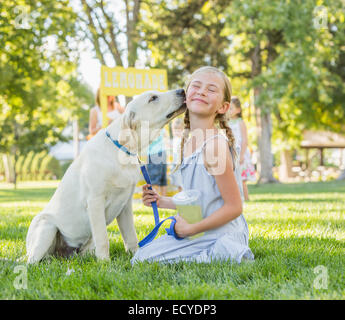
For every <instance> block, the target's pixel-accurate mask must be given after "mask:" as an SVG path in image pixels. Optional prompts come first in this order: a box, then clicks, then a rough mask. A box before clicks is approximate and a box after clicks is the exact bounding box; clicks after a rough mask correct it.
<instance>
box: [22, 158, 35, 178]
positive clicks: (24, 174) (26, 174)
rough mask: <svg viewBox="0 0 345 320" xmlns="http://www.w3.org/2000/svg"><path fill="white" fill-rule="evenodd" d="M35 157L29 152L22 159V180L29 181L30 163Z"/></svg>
mask: <svg viewBox="0 0 345 320" xmlns="http://www.w3.org/2000/svg"><path fill="white" fill-rule="evenodd" d="M34 156H35V152H34V151H30V152H29V153H28V154H27V155H26V156H25V159H24V162H23V167H22V171H21V172H22V176H21V179H22V180H31V174H30V172H31V170H30V168H31V163H32V160H33V158H34Z"/></svg>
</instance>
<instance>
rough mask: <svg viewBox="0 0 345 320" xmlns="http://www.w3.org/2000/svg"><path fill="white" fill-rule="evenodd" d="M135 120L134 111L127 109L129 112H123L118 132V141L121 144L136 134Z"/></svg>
mask: <svg viewBox="0 0 345 320" xmlns="http://www.w3.org/2000/svg"><path fill="white" fill-rule="evenodd" d="M136 127H137V124H136V121H135V112H134V111H129V113H124V114H123V116H122V120H121V127H120V133H119V137H118V141H119V142H120V143H121V144H125V143H127V142H128V141H129V140H132V139H133V138H134V135H135V134H136V131H135V130H136Z"/></svg>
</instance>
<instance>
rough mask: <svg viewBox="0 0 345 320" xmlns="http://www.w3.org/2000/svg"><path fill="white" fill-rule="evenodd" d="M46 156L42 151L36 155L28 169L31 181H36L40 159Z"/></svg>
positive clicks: (45, 152)
mask: <svg viewBox="0 0 345 320" xmlns="http://www.w3.org/2000/svg"><path fill="white" fill-rule="evenodd" d="M46 155H47V151H45V150H43V151H41V152H39V153H36V154H35V156H34V158H33V160H32V163H31V168H30V177H31V179H32V180H38V178H39V173H40V165H41V162H42V159H43V158H44V157H45V156H46Z"/></svg>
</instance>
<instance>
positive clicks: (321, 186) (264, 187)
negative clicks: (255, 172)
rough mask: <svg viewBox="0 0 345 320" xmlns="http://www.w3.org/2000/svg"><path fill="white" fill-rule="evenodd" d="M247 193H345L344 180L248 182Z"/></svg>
mask: <svg viewBox="0 0 345 320" xmlns="http://www.w3.org/2000/svg"><path fill="white" fill-rule="evenodd" d="M248 190H249V194H265V193H267V194H301V193H333V192H340V193H345V181H344V180H343V181H329V182H308V183H302V182H301V183H267V184H259V185H258V184H248Z"/></svg>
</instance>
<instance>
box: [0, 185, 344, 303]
mask: <svg viewBox="0 0 345 320" xmlns="http://www.w3.org/2000/svg"><path fill="white" fill-rule="evenodd" d="M55 188H56V182H47V183H45V184H41V183H26V184H24V183H23V184H20V185H19V187H18V189H17V190H13V189H12V188H11V186H10V185H6V184H0V299H345V278H344V270H345V250H344V248H345V241H344V240H345V220H344V218H345V182H338V181H334V182H320V183H307V184H273V185H265V186H255V185H250V186H249V192H250V197H251V201H250V202H248V203H246V205H245V208H244V215H245V217H246V219H247V222H248V225H249V232H250V240H249V241H250V243H249V245H250V247H251V249H252V251H253V253H254V255H255V262H254V263H243V264H240V265H238V264H231V263H230V262H217V263H212V264H197V263H178V264H172V265H162V264H158V263H151V264H150V263H142V264H138V265H135V266H132V265H131V264H130V255H129V254H127V253H126V252H125V250H124V246H123V243H122V239H121V235H120V232H119V229H118V227H117V224H116V221H114V222H113V223H112V224H111V225H110V226H109V227H108V234H109V239H110V255H111V261H109V262H98V261H97V260H96V259H95V258H94V257H93V256H86V257H84V258H81V257H79V256H76V257H73V258H71V259H56V258H52V259H50V260H47V261H45V262H42V263H39V264H37V265H33V266H26V265H25V262H24V261H23V256H24V255H25V236H26V233H27V229H28V227H29V224H30V221H31V219H32V218H33V217H34V216H35V215H36V214H37V213H39V212H40V210H42V208H43V207H44V206H45V204H46V203H47V202H48V200H49V198H50V197H51V196H52V194H53V192H54V190H55ZM134 212H135V225H136V228H137V233H138V238H139V239H142V238H143V237H144V236H145V235H146V234H147V233H148V232H149V231H150V229H151V228H152V227H153V223H154V222H153V215H152V211H151V210H150V208H147V207H144V206H143V205H141V204H140V203H136V204H134ZM173 212H174V211H169V210H160V215H161V217H165V216H169V215H171V214H173ZM162 229H163V228H162ZM23 279H24V282H23V281H22V280H23ZM25 279H27V281H25ZM25 284H26V288H25V287H24V288H23V285H25Z"/></svg>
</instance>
